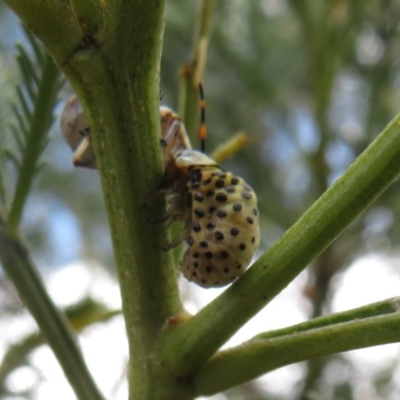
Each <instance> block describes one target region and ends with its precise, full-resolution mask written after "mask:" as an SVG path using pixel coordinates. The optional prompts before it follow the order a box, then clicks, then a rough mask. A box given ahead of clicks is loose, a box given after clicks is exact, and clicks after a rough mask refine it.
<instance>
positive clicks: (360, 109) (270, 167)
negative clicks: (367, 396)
mask: <svg viewBox="0 0 400 400" xmlns="http://www.w3.org/2000/svg"><path fill="white" fill-rule="evenodd" d="M168 7H169V8H168V16H167V23H166V32H165V38H164V53H163V60H162V76H161V92H162V94H163V98H162V102H163V103H166V104H168V105H170V106H172V107H174V108H177V104H178V93H179V89H178V88H179V71H180V69H181V68H182V66H183V65H184V63H185V62H186V61H187V60H188V57H189V55H190V53H191V46H192V40H193V38H192V32H193V26H194V24H195V20H196V7H197V2H188V1H183V0H176V1H174V2H169V4H168ZM1 10H2V12H3V14H2V17H1V18H2V20H6V19H7V18H8V17H9V14H8V13H7V12H6V11H5V10H4V9H3V8H2V9H1ZM399 21H400V4H399V3H398V2H397V1H395V0H382V1H379V2H367V1H362V0H355V1H346V0H330V1H328V0H326V1H321V0H303V1H298V0H286V1H284V0H256V1H248V2H243V1H239V0H231V1H220V2H217V4H216V10H215V16H214V28H213V34H212V37H211V42H210V48H209V56H208V64H207V69H206V73H205V78H204V87H205V93H206V100H207V124H208V129H209V139H208V140H209V144H208V147H209V149H212V148H215V147H216V146H217V145H218V144H219V143H221V142H223V141H226V140H228V139H229V138H230V137H231V136H232V135H233V134H234V133H236V132H238V131H245V132H246V133H247V135H248V137H249V138H250V143H249V145H248V146H247V147H246V148H245V149H244V150H243V151H241V152H240V153H239V154H237V156H236V157H235V158H234V159H233V160H230V161H229V162H227V163H226V164H225V165H224V167H225V168H226V169H229V170H233V171H234V172H235V173H237V174H239V175H241V176H243V177H244V178H245V179H246V180H247V181H248V182H249V183H250V184H251V185H252V186H253V187H254V189H255V191H256V193H257V194H258V197H259V205H260V210H261V217H262V243H261V250H265V249H266V248H267V247H269V246H270V244H271V243H273V242H274V241H275V240H276V239H277V238H278V237H280V235H281V234H282V233H283V232H284V231H285V230H286V229H287V228H288V227H290V225H291V224H292V223H293V222H294V221H296V219H297V218H298V217H299V216H300V215H301V214H302V212H304V210H305V209H307V208H308V207H309V206H310V205H311V204H312V203H313V202H314V201H315V200H316V199H317V198H318V197H319V196H320V195H321V194H322V193H323V192H324V191H325V190H326V188H327V187H329V185H330V184H331V183H332V181H333V180H335V179H336V178H337V177H338V176H339V175H340V174H341V173H342V172H343V171H344V170H345V169H346V168H347V166H348V165H349V164H350V163H351V162H352V161H353V160H354V159H355V158H356V157H357V155H358V154H360V152H361V151H362V150H363V149H364V148H365V147H366V146H367V145H368V144H369V143H370V142H371V141H372V140H373V138H374V137H375V136H376V135H377V134H378V133H379V131H380V130H382V129H383V128H384V126H385V125H386V124H387V123H388V122H389V121H390V119H391V118H392V117H393V116H394V115H395V114H396V113H397V112H398V109H399V106H398V105H399V104H400V91H399V88H400V63H399V60H400V59H399V51H398V49H399V48H400V30H399V29H400V25H399ZM8 25H9V23H8ZM8 25H7V26H8ZM0 29H2V27H1V25H0ZM13 29H14V30H15V31H13V32H12V33H13V35H14V36H15V37H20V36H19V33H18V28H17V27H14V28H13ZM2 33H3V35H2V37H3V36H4V29H3V32H2ZM2 40H4V39H2ZM13 52H15V50H11V52H10V48H9V46H8V45H7V43H5V42H3V43H0V67H1V68H0V74H1V75H0V88H2V87H3V85H5V84H6V79H8V78H4V77H5V76H7V77H8V76H12V79H15V80H16V81H18V80H19V79H21V78H22V77H21V76H19V75H18V74H17V73H16V71H15V68H14V67H15V61H14V60H13V58H12V56H13V54H12V53H13ZM9 95H10V91H9V90H0V128H1V129H2V130H3V127H4V118H5V116H4V113H1V110H2V106H1V105H2V104H4V101H5V97H6V96H9ZM70 95H72V93H71V91H70V89H69V88H68V87H65V88H64V94H63V96H64V97H65V98H67V97H68V96H70ZM1 137H2V141H3V140H6V139H3V137H4V136H3V134H2V136H1ZM45 158H46V159H47V160H48V165H47V167H46V168H44V169H43V171H42V172H41V175H40V177H39V179H38V181H37V182H36V186H35V188H34V191H33V193H32V195H31V197H30V199H29V201H28V204H27V209H26V212H25V215H24V219H23V226H22V228H21V230H22V231H23V232H24V233H25V235H26V236H27V238H28V240H29V242H30V244H31V248H32V249H33V252H34V256H35V258H36V259H37V260H38V264H39V265H42V266H49V267H50V268H55V267H58V266H62V265H64V264H66V263H68V262H71V261H73V260H75V259H77V258H80V259H96V260H99V262H100V263H101V264H102V265H104V266H105V267H106V268H109V270H110V271H113V261H112V257H113V256H112V248H111V244H110V240H109V233H108V226H107V221H106V215H105V212H104V206H103V200H102V196H101V188H100V182H99V177H98V175H97V173H96V172H94V171H88V170H79V171H77V170H74V169H73V167H72V164H70V161H69V160H70V159H71V158H72V155H71V153H70V151H69V149H68V147H67V146H66V145H65V143H63V141H62V139H61V136H60V133H59V127H58V124H56V125H55V126H54V127H53V138H52V141H51V143H50V145H49V146H48V148H47V149H46V151H45ZM399 191H400V185H399V183H398V182H397V183H395V184H394V185H392V187H391V188H390V189H389V190H388V191H386V193H384V195H383V196H381V197H380V198H379V199H378V201H377V202H376V203H375V204H374V205H373V206H372V207H371V208H370V209H369V210H368V211H367V212H366V213H364V214H363V215H362V216H361V217H360V218H359V219H358V220H356V221H355V222H354V223H353V224H352V225H351V226H350V227H349V229H347V231H346V232H345V233H344V234H343V235H342V236H341V237H340V238H339V239H338V240H337V241H336V242H335V243H334V244H333V245H332V246H331V247H330V248H328V249H327V250H326V251H325V252H324V253H323V254H322V255H321V256H320V257H318V258H317V259H316V260H315V261H314V263H313V265H311V266H310V269H309V280H308V282H307V284H306V286H305V287H304V296H305V297H306V298H307V300H308V301H309V303H310V305H311V310H312V311H311V316H318V315H321V314H322V313H323V312H325V311H327V310H329V309H330V300H331V297H332V292H331V282H332V279H333V277H334V276H335V275H336V274H337V273H338V272H341V271H343V270H344V269H345V268H346V267H348V266H349V265H350V263H351V262H352V261H353V260H354V259H356V258H357V257H359V256H360V255H365V254H368V253H372V252H379V253H384V254H394V253H395V252H396V251H398V247H399V245H400V239H399V238H400V224H399V223H398V221H399V217H400V205H399V204H400V203H399V201H398V198H399V196H400V193H399ZM44 199H45V200H46V202H47V204H48V205H49V206H46V208H45V209H43V207H40V204H41V203H43V201H44ZM60 214H62V215H63V217H64V220H63V223H65V224H67V225H66V226H67V228H66V227H65V226H64V228H63V229H65V231H64V234H63V233H62V232H61V233H60V229H61V228H60V226H59V225H58V223H57V221H56V219H57V217H58V216H59V215H60ZM54 232H57V235H58V236H57V241H55V239H54ZM6 305H7V301H6V300H4V307H5V306H6ZM339 364H340V365H341V366H342V367H343V364H346V360H345V359H343V358H342V357H341V356H335V357H332V358H326V359H325V358H324V359H319V360H315V361H310V362H309V363H308V365H307V368H306V372H305V377H304V380H303V384H302V385H301V387H299V388H297V389H296V394H295V395H293V396H294V397H293V396H292V397H290V398H298V399H307V398H308V399H311V398H312V399H317V398H321V399H324V400H327V399H338V398H340V399H350V398H353V397H352V396H353V392H352V390H353V389H354V387H353V382H354V379H355V378H354V375H353V374H354V371H352V369H351V368H350V367H347V379H345V380H344V382H338V381H334V380H332V379H331V376H330V375H329V374H330V373H331V374H332V373H334V371H335V366H336V368H337V366H338V365H339ZM392 371H393V369H390V370H388V371H387V373H386V374H385V376H378V377H376V385H375V386H376V393H377V395H379V396H383V397H382V398H384V396H385V395H386V394H387V392H388V391H390V384H391V382H392V381H393V379H394V377H393V375H392ZM335 382H336V383H335ZM227 395H228V396H229V398H232V399H245V398H252V399H260V400H261V399H266V398H269V399H271V398H275V397H271V396H270V395H268V393H266V392H265V391H263V390H261V389H260V388H257V386H256V383H254V384H248V385H244V386H243V387H241V388H238V389H234V390H231V391H229V393H228V394H227ZM276 398H283V397H279V396H278V397H276Z"/></svg>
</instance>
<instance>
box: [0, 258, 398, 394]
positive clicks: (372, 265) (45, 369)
mask: <svg viewBox="0 0 400 400" xmlns="http://www.w3.org/2000/svg"><path fill="white" fill-rule="evenodd" d="M386 261H389V262H388V263H387V262H386ZM389 265H391V266H389ZM305 279H306V272H303V273H302V274H301V275H300V276H299V277H298V278H297V279H296V280H295V281H293V282H292V283H291V284H290V285H289V286H288V287H287V288H286V289H285V290H284V291H283V292H282V293H281V294H280V295H279V296H278V297H277V298H276V299H275V300H274V301H273V302H272V303H271V304H269V305H268V306H267V307H266V308H265V309H264V310H262V311H261V312H260V313H259V314H258V315H257V316H256V317H254V318H253V319H252V320H251V321H249V323H248V324H246V325H245V326H244V327H243V328H242V329H241V330H240V331H239V332H238V333H237V334H236V335H235V336H234V337H233V338H232V339H231V340H230V341H229V342H228V343H227V345H226V346H225V347H230V346H235V345H237V344H239V343H241V342H242V341H245V340H248V339H250V338H251V337H252V336H254V335H255V334H257V333H259V332H263V331H267V330H270V329H276V328H282V327H285V326H288V325H292V324H296V323H299V322H301V321H304V320H305V319H307V313H308V306H307V303H306V302H305V301H304V298H303V297H302V296H301V290H302V287H303V285H304V283H305ZM46 283H47V286H48V289H49V291H50V294H51V296H52V297H53V299H54V300H55V302H56V303H57V304H58V305H60V306H67V305H71V304H73V303H75V302H77V301H78V300H79V299H80V298H82V297H83V296H85V295H86V294H88V293H90V294H91V295H92V296H93V297H95V298H96V299H98V300H100V301H103V302H104V303H106V304H107V305H109V306H110V307H112V308H114V307H115V308H117V307H119V306H120V295H119V288H118V285H117V284H116V283H115V282H114V281H113V280H112V279H111V278H110V277H109V276H108V275H107V273H106V272H105V271H104V270H103V269H102V268H101V267H99V266H96V265H95V264H92V265H85V264H82V263H75V264H69V265H66V266H65V267H64V268H61V269H60V270H59V271H58V272H55V273H52V274H51V275H49V276H48V277H47V279H46ZM180 285H181V290H182V293H185V292H187V291H189V290H190V291H192V296H191V297H192V298H193V300H191V301H189V302H187V304H186V307H187V309H188V310H189V311H190V312H192V313H195V312H196V311H197V310H199V308H201V307H203V306H204V305H205V304H207V303H208V302H210V301H211V300H212V299H214V298H215V297H216V296H218V294H219V293H221V292H222V291H223V290H224V289H209V290H206V289H202V288H200V287H197V286H196V285H194V284H191V283H188V282H186V281H184V280H183V278H182V279H181V282H180ZM334 285H335V287H336V288H335V295H334V299H333V311H335V312H338V311H344V310H346V309H349V308H355V307H359V306H362V305H365V304H368V303H371V302H375V301H379V300H384V299H386V298H390V297H395V296H397V295H398V294H399V287H400V278H399V276H398V274H397V273H396V272H395V271H394V270H393V260H386V259H384V258H382V257H380V256H379V255H370V256H367V257H364V258H361V259H359V260H357V261H355V262H354V263H353V265H352V266H351V267H350V268H349V269H348V271H347V272H346V273H344V274H343V275H341V276H338V277H337V278H336V279H335V282H334ZM1 325H3V326H1ZM1 325H0V330H1V332H2V335H1V338H0V341H1V342H0V357H1V356H2V355H3V354H4V351H5V349H6V348H7V345H8V344H10V343H15V342H16V341H18V339H19V338H21V337H23V336H24V335H25V334H27V333H28V332H31V331H32V330H33V329H34V328H35V324H34V322H33V321H32V319H31V318H30V317H29V316H28V315H25V316H24V317H21V318H19V319H16V318H13V319H12V321H2V323H1ZM79 340H80V344H81V346H82V349H83V352H84V355H85V358H86V360H87V363H88V366H89V368H90V370H91V372H92V374H93V376H94V377H95V379H96V381H97V382H98V384H99V386H100V388H101V390H102V391H103V393H104V394H105V396H106V398H107V399H110V400H125V399H126V398H127V384H126V364H127V357H128V347H127V341H126V336H125V327H124V323H123V319H122V317H115V318H113V319H112V320H111V321H109V322H108V323H106V324H98V325H94V326H92V327H90V328H88V329H86V330H85V331H84V332H83V333H82V334H81V335H80V339H79ZM105 343H106V345H105ZM399 350H400V347H399V344H393V345H385V346H377V347H374V348H370V349H365V350H357V351H352V352H348V353H346V357H347V358H348V359H349V360H351V363H352V365H353V368H354V369H355V370H356V371H357V376H358V377H359V379H358V382H357V384H356V393H354V399H355V400H358V399H360V400H361V399H362V400H366V399H375V398H376V397H374V392H373V391H374V388H373V386H372V385H371V384H370V382H371V379H370V378H371V377H372V376H373V375H374V374H375V373H376V372H378V371H383V370H384V369H385V368H387V367H389V366H390V365H391V364H392V363H393V362H395V361H396V360H397V359H398V357H399ZM30 360H31V362H32V365H33V366H34V367H35V368H37V371H36V372H33V371H32V369H30V368H28V367H22V368H20V369H18V370H16V371H15V372H14V373H13V374H12V375H11V376H10V377H9V384H10V385H11V387H15V388H18V389H22V388H28V387H31V386H32V385H36V386H37V387H36V391H35V394H36V395H35V398H36V399H40V400H53V399H60V400H73V399H75V396H74V394H73V392H72V389H71V388H70V386H69V384H68V383H67V381H66V379H65V378H64V375H63V373H62V370H61V368H60V367H59V366H58V363H57V361H56V360H55V358H54V356H53V353H52V352H51V351H50V349H49V348H48V347H47V346H42V347H40V348H39V349H38V350H36V351H35V352H34V353H33V354H32V356H31V357H30ZM332 368H335V366H333V367H332ZM304 370H305V368H304V365H302V364H296V365H291V366H288V367H284V368H280V369H279V370H277V371H275V372H272V373H269V374H267V375H265V376H263V377H261V378H259V379H258V382H259V383H260V385H263V386H264V385H265V387H266V388H267V389H268V390H269V391H271V392H272V393H276V394H278V393H281V394H282V393H285V394H287V395H288V397H289V398H290V394H291V392H292V391H293V390H294V389H295V385H296V384H299V383H300V382H301V379H302V377H303V373H304ZM338 371H341V369H340V368H338ZM36 373H39V375H40V381H39V384H37V376H35V374H36ZM395 374H397V375H399V377H400V368H397V371H396V372H395ZM345 375H346V374H345V373H343V371H342V374H340V373H337V374H334V377H335V379H338V380H340V379H343V380H345V379H346V376H345ZM397 389H398V391H400V387H399V388H397ZM60 393H62V395H60ZM211 399H212V400H224V399H225V396H224V395H223V394H221V395H218V396H213V397H211ZM4 400H7V399H4Z"/></svg>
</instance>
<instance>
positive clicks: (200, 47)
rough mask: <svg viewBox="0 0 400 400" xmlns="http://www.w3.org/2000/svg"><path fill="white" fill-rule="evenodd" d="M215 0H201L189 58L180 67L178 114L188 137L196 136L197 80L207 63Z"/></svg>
mask: <svg viewBox="0 0 400 400" xmlns="http://www.w3.org/2000/svg"><path fill="white" fill-rule="evenodd" d="M214 8H215V0H202V1H201V3H200V6H199V12H198V17H197V22H196V27H195V32H194V38H193V46H192V54H191V57H190V60H189V61H188V62H187V63H186V64H185V65H184V66H183V67H182V69H181V73H180V76H181V79H180V89H179V91H180V94H179V107H178V111H179V115H180V116H181V118H182V120H183V122H184V124H185V127H186V131H187V132H188V134H189V136H190V138H191V139H192V140H194V139H195V138H197V128H198V124H199V101H200V97H199V88H198V85H199V82H201V81H202V80H203V74H204V69H205V66H206V63H207V51H208V43H209V41H210V35H211V27H212V19H213V15H214Z"/></svg>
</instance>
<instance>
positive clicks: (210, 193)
mask: <svg viewBox="0 0 400 400" xmlns="http://www.w3.org/2000/svg"><path fill="white" fill-rule="evenodd" d="M214 194H215V192H214V190H208V191H207V192H206V197H213V196H214Z"/></svg>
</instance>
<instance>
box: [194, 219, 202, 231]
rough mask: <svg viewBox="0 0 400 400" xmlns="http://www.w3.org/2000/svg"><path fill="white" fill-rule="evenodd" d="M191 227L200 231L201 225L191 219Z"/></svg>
mask: <svg viewBox="0 0 400 400" xmlns="http://www.w3.org/2000/svg"><path fill="white" fill-rule="evenodd" d="M192 228H193V230H194V231H195V232H200V231H201V226H200V224H199V223H198V222H197V221H193V223H192Z"/></svg>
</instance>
